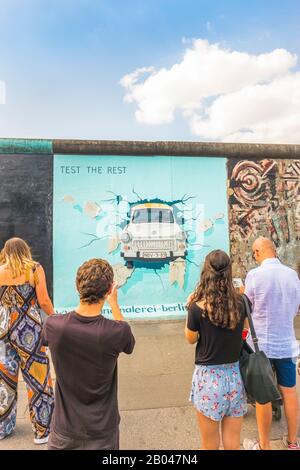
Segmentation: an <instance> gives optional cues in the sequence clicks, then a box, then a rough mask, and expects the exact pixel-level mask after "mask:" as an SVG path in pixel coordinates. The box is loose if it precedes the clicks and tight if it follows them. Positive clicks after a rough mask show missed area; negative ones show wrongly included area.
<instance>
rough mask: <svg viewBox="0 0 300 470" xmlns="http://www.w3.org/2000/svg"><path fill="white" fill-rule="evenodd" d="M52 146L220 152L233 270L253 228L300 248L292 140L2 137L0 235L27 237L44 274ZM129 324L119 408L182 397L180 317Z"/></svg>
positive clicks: (190, 349) (299, 181) (186, 370)
mask: <svg viewBox="0 0 300 470" xmlns="http://www.w3.org/2000/svg"><path fill="white" fill-rule="evenodd" d="M50 151H51V156H50V157H49V156H48V157H47V155H49V154H50ZM26 153H27V154H30V155H32V154H33V153H35V154H39V155H40V156H39V157H34V156H32V157H31V156H30V155H27V156H26V155H24V154H26ZM53 153H56V154H82V156H83V158H84V155H91V154H93V155H128V156H129V158H130V155H140V156H141V158H142V157H143V155H175V156H176V155H178V156H182V155H189V156H194V157H195V158H201V156H208V155H212V156H223V157H224V156H227V157H228V203H229V217H230V224H231V226H230V238H231V253H232V256H233V258H234V270H235V274H236V275H239V276H242V277H244V275H245V273H246V271H247V269H249V267H251V266H252V260H251V259H250V256H251V251H250V246H251V243H252V241H253V239H254V238H255V237H256V236H258V235H259V234H263V235H268V236H272V238H273V240H274V242H275V243H276V245H277V247H278V250H279V253H280V255H281V257H282V260H283V261H284V262H287V263H288V264H294V263H295V260H296V259H297V257H298V256H300V253H299V248H298V246H299V239H300V233H299V230H300V226H299V219H300V217H299V211H300V209H299V204H300V145H261V144H220V143H201V142H115V141H56V140H54V141H53V142H52V141H26V140H22V141H18V140H13V141H12V140H11V139H7V140H5V139H3V140H0V191H1V192H0V224H1V230H0V234H1V237H0V243H3V241H4V240H5V239H7V238H8V237H10V236H13V235H19V236H23V237H24V238H27V239H28V240H29V242H30V243H31V244H32V246H33V249H34V252H35V253H36V254H37V256H38V259H40V261H41V262H42V263H43V264H44V265H46V266H48V268H47V269H48V279H51V274H52V264H51V263H52V260H51V259H50V258H51V252H52V238H51V236H50V232H51V231H49V224H50V223H52V222H51V217H52V215H51V214H52V213H51V207H50V206H51V204H50V206H49V201H50V199H51V194H52V193H51V191H52V184H53V175H52V161H51V158H52V157H53ZM17 154H22V155H23V157H21V156H20V155H17ZM46 154H47V155H46ZM43 188H44V189H43ZM30 211H31V212H30ZM21 222H22V223H21ZM51 233H52V232H51ZM31 237H33V238H31ZM49 253H50V255H49ZM49 256H50V258H49ZM132 328H133V331H134V334H135V336H136V339H137V344H136V349H135V352H134V355H133V356H132V357H131V356H129V357H126V356H122V357H121V358H120V363H119V365H120V381H119V395H120V408H121V409H123V410H131V409H145V408H160V407H171V406H180V405H186V403H187V401H188V396H189V390H190V384H191V377H192V372H193V368H194V349H195V347H194V346H191V345H189V344H187V343H186V342H185V339H184V320H173V321H168V320H164V321H156V322H149V321H148V322H133V323H132Z"/></svg>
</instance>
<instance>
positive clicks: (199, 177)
mask: <svg viewBox="0 0 300 470" xmlns="http://www.w3.org/2000/svg"><path fill="white" fill-rule="evenodd" d="M113 168H114V169H115V171H112V169H113ZM118 168H119V169H121V171H118ZM53 201H54V220H53V229H54V230H53V242H54V301H55V305H56V308H57V309H58V310H59V311H63V310H68V309H72V308H73V307H74V306H75V305H76V302H77V294H76V292H75V290H74V279H75V275H76V271H77V269H78V267H79V265H80V264H81V263H82V262H83V261H84V260H86V259H89V258H95V257H102V258H105V259H107V260H108V261H109V262H110V263H111V265H112V266H113V269H114V273H115V279H116V281H117V282H118V285H119V301H120V304H121V307H122V309H123V310H124V313H126V315H127V317H128V318H132V317H137V316H138V317H141V316H142V317H144V318H147V317H152V318H153V317H161V316H163V317H171V316H172V317H173V316H174V315H176V316H178V315H182V314H184V312H185V308H184V306H185V301H186V298H187V296H188V295H189V293H190V292H191V291H192V289H193V288H194V286H195V285H196V283H197V281H198V279H199V274H200V266H201V263H202V262H203V260H204V258H205V256H206V254H207V253H208V252H209V251H211V250H212V249H214V248H217V247H219V248H222V249H224V250H226V251H228V250H229V240H228V220H227V198H226V159H225V158H201V159H195V158H189V157H181V158H180V157H165V156H164V157H160V156H155V157H143V158H141V157H138V156H130V157H128V156H109V155H106V156H85V157H84V159H83V158H82V157H81V156H80V155H72V156H70V155H55V156H54V199H53ZM66 239H67V240H68V243H66ZM141 312H142V315H141Z"/></svg>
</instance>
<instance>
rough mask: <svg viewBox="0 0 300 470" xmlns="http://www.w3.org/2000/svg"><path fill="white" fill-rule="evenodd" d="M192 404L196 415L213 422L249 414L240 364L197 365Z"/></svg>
mask: <svg viewBox="0 0 300 470" xmlns="http://www.w3.org/2000/svg"><path fill="white" fill-rule="evenodd" d="M190 401H191V402H192V403H193V405H194V406H195V408H196V409H197V411H200V413H202V414H203V415H204V416H206V417H207V418H210V419H212V420H213V421H221V420H222V419H223V418H224V417H225V416H231V417H236V418H237V417H240V416H243V415H245V414H246V413H247V397H246V392H245V388H244V385H243V382H242V378H241V374H240V369H239V363H238V362H234V363H232V364H222V365H214V366H205V365H196V367H195V371H194V374H193V380H192V390H191V394H190Z"/></svg>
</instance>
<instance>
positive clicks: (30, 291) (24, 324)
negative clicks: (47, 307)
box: [0, 273, 54, 439]
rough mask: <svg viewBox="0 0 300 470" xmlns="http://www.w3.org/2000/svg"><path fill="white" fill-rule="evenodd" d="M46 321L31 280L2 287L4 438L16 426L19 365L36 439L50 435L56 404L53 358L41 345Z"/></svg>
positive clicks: (0, 415)
mask: <svg viewBox="0 0 300 470" xmlns="http://www.w3.org/2000/svg"><path fill="white" fill-rule="evenodd" d="M41 333H42V320H41V316H40V312H39V306H38V301H37V296H36V291H35V288H34V287H32V286H31V284H30V283H29V273H27V274H26V276H25V283H24V284H20V285H4V286H1V287H0V439H4V438H5V437H6V436H8V435H9V434H11V433H12V432H13V430H14V428H15V426H16V414H17V386H18V375H19V368H21V371H22V375H23V379H24V382H25V383H26V387H27V392H28V401H29V413H30V419H31V423H32V428H33V431H34V435H35V438H38V439H42V438H45V437H47V436H48V434H49V430H50V429H49V428H50V421H51V416H52V412H53V407H54V396H53V389H52V384H51V378H50V371H49V359H48V356H47V353H46V349H45V347H44V346H41V345H40V341H41Z"/></svg>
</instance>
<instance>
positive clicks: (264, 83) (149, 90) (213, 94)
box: [120, 39, 300, 143]
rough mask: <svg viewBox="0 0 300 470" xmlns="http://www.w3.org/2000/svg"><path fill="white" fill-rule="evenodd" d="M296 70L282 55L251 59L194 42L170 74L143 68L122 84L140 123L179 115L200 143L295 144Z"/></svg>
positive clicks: (299, 127) (299, 130)
mask: <svg viewBox="0 0 300 470" xmlns="http://www.w3.org/2000/svg"><path fill="white" fill-rule="evenodd" d="M296 64H297V56H296V55H294V54H291V53H290V52H288V51H286V50H285V49H275V50H273V51H272V52H269V53H265V54H260V55H250V54H248V53H244V52H238V51H232V50H230V49H225V48H222V47H221V46H220V45H219V44H209V42H208V41H206V40H201V39H197V40H194V41H193V42H192V44H191V45H190V46H189V47H188V48H187V49H186V50H185V53H184V55H183V58H182V61H181V62H179V63H178V64H174V65H173V66H172V67H171V68H170V69H166V68H162V69H160V70H158V71H156V70H155V69H154V68H153V67H143V68H141V69H138V70H136V71H134V72H133V73H130V74H128V75H125V76H124V77H123V78H122V80H121V82H120V83H121V85H122V86H123V87H124V88H125V89H126V91H127V93H126V95H125V98H124V100H125V101H126V102H130V103H135V104H136V106H137V109H136V112H135V116H136V119H137V121H138V122H141V123H145V124H152V125H154V124H156V125H158V124H166V123H171V122H172V121H173V120H174V118H175V112H176V111H179V112H180V113H181V114H182V116H183V118H184V119H187V121H188V123H189V126H190V129H191V132H192V133H193V134H195V135H197V136H199V137H201V138H204V139H214V140H223V141H257V142H274V143H276V142H281V143H285V142H286V143H287V142H291V143H293V142H299V140H300V72H294V71H292V68H293V67H295V66H296Z"/></svg>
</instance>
